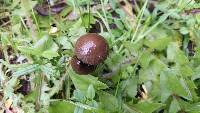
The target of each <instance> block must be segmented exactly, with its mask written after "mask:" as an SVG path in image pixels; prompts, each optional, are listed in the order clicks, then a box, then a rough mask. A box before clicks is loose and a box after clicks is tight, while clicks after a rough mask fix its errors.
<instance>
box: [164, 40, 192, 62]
mask: <svg viewBox="0 0 200 113" xmlns="http://www.w3.org/2000/svg"><path fill="white" fill-rule="evenodd" d="M167 59H168V60H169V61H172V62H176V63H179V64H180V65H183V64H186V63H188V62H189V61H188V59H187V57H186V56H185V54H184V52H183V51H181V50H180V49H179V45H178V43H175V42H173V43H170V44H169V45H168V48H167Z"/></svg>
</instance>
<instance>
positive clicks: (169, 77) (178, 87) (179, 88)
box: [161, 70, 192, 100]
mask: <svg viewBox="0 0 200 113" xmlns="http://www.w3.org/2000/svg"><path fill="white" fill-rule="evenodd" d="M162 74H163V76H165V77H166V78H165V79H163V81H162V82H163V83H162V84H163V85H165V86H166V87H167V89H168V90H169V91H171V93H174V94H177V95H179V96H182V97H183V98H185V99H188V100H191V99H192V97H191V94H190V93H189V92H190V91H189V90H188V89H186V88H185V86H183V84H182V83H181V81H180V79H178V77H177V75H176V72H173V70H166V71H164V72H163V73H162ZM161 90H162V89H161Z"/></svg>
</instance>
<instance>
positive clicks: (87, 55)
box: [75, 33, 109, 65]
mask: <svg viewBox="0 0 200 113" xmlns="http://www.w3.org/2000/svg"><path fill="white" fill-rule="evenodd" d="M108 49H109V47H108V43H107V42H106V40H105V39H104V38H103V37H102V36H100V35H98V34H96V33H88V34H85V35H83V36H81V37H80V38H79V39H78V40H77V42H76V44H75V54H76V56H77V58H78V59H79V60H81V61H82V62H83V63H85V64H89V65H98V64H100V63H102V62H103V61H104V60H105V59H106V58H107V56H108Z"/></svg>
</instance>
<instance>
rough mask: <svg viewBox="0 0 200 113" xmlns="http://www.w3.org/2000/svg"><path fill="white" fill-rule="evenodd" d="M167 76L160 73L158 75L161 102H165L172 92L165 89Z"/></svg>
mask: <svg viewBox="0 0 200 113" xmlns="http://www.w3.org/2000/svg"><path fill="white" fill-rule="evenodd" d="M166 81H167V76H166V75H165V74H164V73H163V72H162V73H161V74H160V89H161V92H160V93H161V102H165V101H166V100H167V99H168V98H169V96H170V95H171V94H172V92H171V91H170V90H169V89H168V88H167V87H166V86H167V84H168V83H167V82H166Z"/></svg>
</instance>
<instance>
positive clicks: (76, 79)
mask: <svg viewBox="0 0 200 113" xmlns="http://www.w3.org/2000/svg"><path fill="white" fill-rule="evenodd" d="M69 76H70V78H71V79H72V82H73V83H74V85H75V87H76V89H79V90H81V91H82V92H83V93H86V92H87V89H88V87H89V85H90V84H92V85H93V86H94V88H95V89H96V90H100V89H106V88H108V86H107V85H106V84H104V83H102V82H100V81H99V80H98V78H96V77H93V76H91V75H85V76H83V75H78V74H76V73H75V72H74V71H73V70H72V69H71V68H70V69H69Z"/></svg>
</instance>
